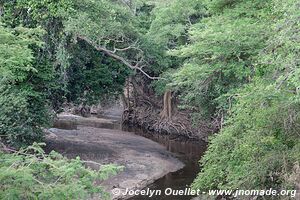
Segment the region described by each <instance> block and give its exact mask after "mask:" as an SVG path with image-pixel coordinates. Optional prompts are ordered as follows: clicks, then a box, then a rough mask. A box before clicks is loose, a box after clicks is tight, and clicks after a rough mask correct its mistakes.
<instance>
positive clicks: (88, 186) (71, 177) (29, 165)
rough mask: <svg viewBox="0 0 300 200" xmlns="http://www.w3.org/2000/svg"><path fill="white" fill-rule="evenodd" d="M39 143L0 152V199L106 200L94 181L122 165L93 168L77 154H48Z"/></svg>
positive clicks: (103, 177)
mask: <svg viewBox="0 0 300 200" xmlns="http://www.w3.org/2000/svg"><path fill="white" fill-rule="evenodd" d="M42 145H44V144H38V143H34V144H33V145H32V146H29V147H27V148H25V149H20V150H19V151H16V152H14V153H12V154H8V153H4V152H2V151H0V160H1V163H0V169H1V170H0V182H1V185H0V188H1V191H0V198H1V199H49V198H50V199H86V198H89V197H92V196H93V195H95V196H98V197H99V196H100V197H101V199H109V195H108V194H107V193H106V192H105V191H104V190H103V188H102V187H101V186H96V185H95V181H96V180H105V179H107V178H108V177H109V176H111V175H116V173H117V172H118V171H120V170H122V167H120V166H115V165H102V166H100V169H99V170H98V171H95V170H92V169H89V168H86V167H85V161H81V160H80V158H79V157H77V158H76V159H71V160H69V159H66V158H65V157H63V156H62V155H60V154H59V153H56V152H54V151H52V152H51V153H50V154H49V155H47V154H45V152H44V151H43V149H42V148H41V146H42Z"/></svg>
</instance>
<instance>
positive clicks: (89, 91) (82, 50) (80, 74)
mask: <svg viewBox="0 0 300 200" xmlns="http://www.w3.org/2000/svg"><path fill="white" fill-rule="evenodd" d="M70 51H71V55H72V58H71V59H70V60H69V62H70V67H68V69H67V75H68V77H69V78H68V83H67V90H68V94H67V95H66V96H67V99H68V101H70V102H75V103H78V104H80V103H84V104H96V103H99V101H100V102H101V101H102V100H105V98H107V97H110V96H117V95H118V94H120V93H121V92H122V91H123V85H124V83H125V79H126V77H127V76H128V75H129V74H130V71H129V69H128V68H127V67H125V66H124V65H122V64H121V63H120V62H117V61H115V60H114V59H112V58H110V57H108V56H105V55H104V54H102V53H101V52H98V51H96V50H95V49H94V48H93V47H91V46H89V45H86V44H85V43H83V42H79V43H78V44H76V45H74V46H73V48H70Z"/></svg>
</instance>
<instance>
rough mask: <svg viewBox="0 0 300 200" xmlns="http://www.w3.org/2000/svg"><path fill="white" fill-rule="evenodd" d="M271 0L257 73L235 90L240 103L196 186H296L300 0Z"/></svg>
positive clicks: (213, 146)
mask: <svg viewBox="0 0 300 200" xmlns="http://www.w3.org/2000/svg"><path fill="white" fill-rule="evenodd" d="M270 4H271V5H272V4H274V5H277V6H274V7H273V8H272V9H273V10H272V11H271V12H272V13H273V14H275V15H276V17H277V18H276V20H274V21H273V24H270V22H269V24H268V26H269V28H272V31H271V32H270V34H271V35H270V37H269V39H268V40H267V41H266V42H265V43H264V47H263V50H261V51H260V52H259V53H258V55H257V56H256V57H255V59H254V60H253V61H251V63H255V64H256V65H255V66H256V68H255V75H254V76H253V78H252V80H251V82H250V83H249V84H247V85H246V86H245V87H239V88H237V89H236V90H235V92H234V93H232V94H231V96H232V98H234V99H235V102H236V103H235V104H234V105H233V107H232V108H231V109H230V115H229V116H228V119H227V120H226V122H225V127H224V129H222V130H221V133H220V134H218V135H216V136H214V137H213V138H211V142H210V145H209V148H208V151H207V153H206V155H205V156H204V158H203V159H202V160H201V164H202V166H203V169H202V171H201V173H199V175H198V178H197V179H196V180H195V182H194V184H193V187H195V188H199V189H202V190H207V189H212V188H219V189H235V188H240V189H250V188H251V189H262V188H263V189H267V188H276V189H287V188H291V189H296V188H295V187H296V185H297V180H296V179H297V178H294V179H292V178H291V176H294V177H297V176H298V175H296V174H295V173H294V172H293V171H294V169H295V167H297V166H299V162H300V159H299V158H300V145H299V144H300V139H299V123H300V121H299V92H298V87H299V83H300V82H299V75H298V73H299V66H300V62H299V56H300V55H299V52H300V51H299V49H300V46H299V41H300V40H299V39H300V38H299V36H298V34H297V33H299V30H300V26H299V20H298V19H299V12H298V11H299V2H298V1H294V0H290V1H285V2H280V1H273V2H271V3H270ZM247 31H248V29H247ZM249 31H251V30H249ZM256 37H259V36H256ZM253 40H255V38H253ZM298 177H299V176H298ZM287 198H288V197H287Z"/></svg>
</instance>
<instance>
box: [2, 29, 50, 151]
mask: <svg viewBox="0 0 300 200" xmlns="http://www.w3.org/2000/svg"><path fill="white" fill-rule="evenodd" d="M41 33H43V32H42V31H41V30H40V29H26V28H22V27H18V28H15V29H8V28H4V27H3V26H2V25H1V26H0V52H1V53H0V72H1V73H0V91H1V94H2V95H1V97H0V105H1V115H0V135H1V138H2V137H3V138H4V140H5V141H6V142H8V143H10V144H12V145H16V146H19V145H22V144H29V143H32V142H33V141H34V140H41V138H42V130H41V127H42V126H45V127H46V126H47V124H48V123H49V118H48V116H49V115H48V112H49V111H48V108H47V104H45V97H44V95H43V94H42V93H41V90H42V88H43V86H44V84H45V83H44V84H42V85H41V84H40V85H38V86H37V85H35V84H34V82H35V81H37V80H39V79H42V80H44V82H45V80H46V79H47V78H48V76H49V75H48V74H47V71H44V72H40V71H39V70H40V69H42V66H39V65H36V66H33V63H34V61H35V60H34V55H33V54H34V53H33V51H32V48H39V46H40V45H41V44H42V43H41V42H40V41H39V40H38V37H39V35H40V34H41ZM29 47H32V48H29ZM43 76H44V77H43ZM37 87H39V88H37ZM40 88H41V89H40Z"/></svg>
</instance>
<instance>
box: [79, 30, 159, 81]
mask: <svg viewBox="0 0 300 200" xmlns="http://www.w3.org/2000/svg"><path fill="white" fill-rule="evenodd" d="M77 38H79V39H81V40H83V41H85V42H87V43H88V44H90V45H92V46H93V47H94V48H95V49H96V50H98V51H102V52H103V53H105V54H107V55H108V56H110V57H112V58H114V59H116V60H118V61H120V62H122V63H123V64H124V65H126V66H127V67H129V68H130V69H133V70H138V71H140V72H141V73H142V74H144V75H145V76H146V77H147V78H149V79H152V80H159V79H161V78H160V77H153V76H150V75H149V74H148V73H147V72H145V71H144V70H143V69H142V68H143V67H144V65H142V66H139V65H140V64H141V62H140V61H138V62H137V63H136V64H135V65H133V64H131V63H130V62H129V61H128V60H126V59H125V58H124V57H122V56H119V55H117V54H116V52H117V51H125V50H128V49H132V48H134V49H138V48H137V47H133V46H129V47H127V48H123V49H116V48H115V49H114V50H113V51H112V50H109V49H107V48H105V47H103V46H99V45H97V44H95V43H94V42H93V41H92V40H90V39H88V38H87V37H84V36H81V35H77ZM138 50H140V49H138ZM140 51H141V50H140ZM141 60H143V59H141Z"/></svg>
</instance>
